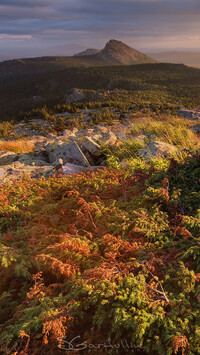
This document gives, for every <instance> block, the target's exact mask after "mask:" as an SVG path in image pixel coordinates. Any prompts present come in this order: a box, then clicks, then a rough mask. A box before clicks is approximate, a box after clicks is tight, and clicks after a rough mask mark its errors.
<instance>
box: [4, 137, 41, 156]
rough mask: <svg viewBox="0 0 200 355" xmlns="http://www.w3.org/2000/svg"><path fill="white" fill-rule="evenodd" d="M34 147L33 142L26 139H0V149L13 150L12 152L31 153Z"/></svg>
mask: <svg viewBox="0 0 200 355" xmlns="http://www.w3.org/2000/svg"><path fill="white" fill-rule="evenodd" d="M34 149H35V144H34V143H33V142H29V141H28V140H26V139H19V140H15V141H14V140H13V141H3V140H0V151H2V152H7V151H10V152H14V153H31V152H33V151H34Z"/></svg>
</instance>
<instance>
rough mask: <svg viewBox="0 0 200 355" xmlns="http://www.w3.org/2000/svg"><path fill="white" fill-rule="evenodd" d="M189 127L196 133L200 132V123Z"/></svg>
mask: <svg viewBox="0 0 200 355" xmlns="http://www.w3.org/2000/svg"><path fill="white" fill-rule="evenodd" d="M189 129H190V130H191V131H193V132H195V133H199V132H200V125H199V124H195V125H194V126H191V127H189Z"/></svg>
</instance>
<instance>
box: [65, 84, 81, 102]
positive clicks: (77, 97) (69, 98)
mask: <svg viewBox="0 0 200 355" xmlns="http://www.w3.org/2000/svg"><path fill="white" fill-rule="evenodd" d="M84 98H85V95H84V94H83V93H82V92H81V90H79V89H76V88H73V89H71V91H70V94H69V95H67V94H66V95H65V96H64V100H65V102H66V103H71V102H79V101H82V100H83V99H84Z"/></svg>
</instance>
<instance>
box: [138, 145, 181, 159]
mask: <svg viewBox="0 0 200 355" xmlns="http://www.w3.org/2000/svg"><path fill="white" fill-rule="evenodd" d="M178 152H179V150H178V149H177V148H176V147H175V146H174V145H172V144H168V143H165V142H159V141H153V142H151V143H149V144H148V145H147V146H146V147H144V148H143V149H141V150H139V152H138V153H137V154H138V156H140V157H142V158H144V159H150V158H152V157H161V156H164V157H167V156H169V155H174V154H178Z"/></svg>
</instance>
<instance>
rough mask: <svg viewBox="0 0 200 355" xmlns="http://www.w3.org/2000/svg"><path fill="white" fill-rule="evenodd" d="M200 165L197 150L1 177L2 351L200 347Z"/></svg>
mask: <svg viewBox="0 0 200 355" xmlns="http://www.w3.org/2000/svg"><path fill="white" fill-rule="evenodd" d="M199 173H200V159H199V157H198V155H194V156H191V157H190V158H188V159H186V161H185V162H183V163H178V162H176V161H175V160H171V161H169V165H168V167H162V166H160V167H158V165H157V167H156V166H152V165H149V168H148V169H147V168H145V169H142V168H140V169H139V168H138V167H137V168H135V169H134V167H131V168H128V167H127V168H121V169H101V170H99V171H97V172H93V171H89V172H87V173H85V174H79V175H71V176H69V177H52V178H49V179H48V180H45V179H44V178H41V179H39V180H35V179H30V178H27V177H24V178H23V179H22V180H20V181H13V182H11V183H6V184H4V185H2V186H0V260H1V266H0V277H1V285H0V303H1V307H0V330H1V332H0V342H1V353H2V354H31V355H32V354H35V355H37V354H62V353H64V354H65V353H67V352H66V349H65V350H64V349H63V344H64V343H63V340H66V339H67V340H68V341H70V340H71V339H73V338H75V337H77V336H80V338H81V340H80V341H81V342H82V343H84V344H86V348H85V350H82V351H78V350H77V351H76V353H81V352H82V353H88V348H87V345H88V344H101V343H105V342H106V341H108V339H111V342H112V344H119V343H120V341H122V340H123V341H126V342H127V343H126V344H133V348H132V353H141V354H161V355H162V354H163V355H165V354H167V355H170V354H199V353H200V317H199V311H200V302H199V301H200V284H199V281H200V277H199V275H200V266H199V265H200V237H199V235H200V234H199V233H200V222H199V217H200V209H199V198H200V181H199V179H200V174H199ZM88 346H89V345H88ZM75 350H76V349H75ZM129 350H130V349H129ZM98 351H99V352H102V353H105V348H101V349H98ZM118 351H119V353H124V352H127V351H128V349H124V348H119V350H118ZM107 352H108V349H107ZM91 353H92V352H91ZM94 353H96V352H95V351H94ZM109 353H110V354H115V353H116V349H114V348H112V347H111V348H110V349H109Z"/></svg>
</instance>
